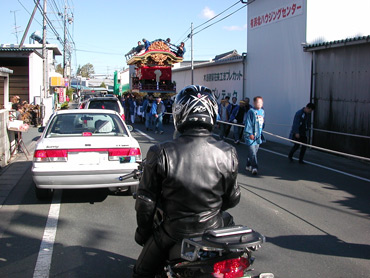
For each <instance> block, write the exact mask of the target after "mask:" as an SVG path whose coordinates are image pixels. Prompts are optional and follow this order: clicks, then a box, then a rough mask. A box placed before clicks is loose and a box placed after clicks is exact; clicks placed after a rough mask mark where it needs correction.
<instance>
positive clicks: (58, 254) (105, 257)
mask: <svg viewBox="0 0 370 278" xmlns="http://www.w3.org/2000/svg"><path fill="white" fill-rule="evenodd" d="M52 261H53V264H52V267H51V269H50V276H49V277H90V278H95V277H96V278H101V277H112V278H114V277H117V278H118V277H120V278H129V277H132V270H133V267H134V264H135V262H136V260H135V259H132V258H129V257H126V256H123V255H120V254H115V253H112V252H108V251H105V250H100V249H96V248H88V247H83V246H68V247H65V246H63V245H62V244H55V246H54V254H53V260H52Z"/></svg>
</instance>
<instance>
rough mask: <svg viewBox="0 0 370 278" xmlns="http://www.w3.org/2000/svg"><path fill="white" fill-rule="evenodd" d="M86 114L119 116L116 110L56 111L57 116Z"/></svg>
mask: <svg viewBox="0 0 370 278" xmlns="http://www.w3.org/2000/svg"><path fill="white" fill-rule="evenodd" d="M86 113H91V114H102V113H105V114H117V115H119V114H118V113H117V112H116V111H114V110H109V109H71V110H69V109H68V110H59V111H56V114H57V115H61V114H86Z"/></svg>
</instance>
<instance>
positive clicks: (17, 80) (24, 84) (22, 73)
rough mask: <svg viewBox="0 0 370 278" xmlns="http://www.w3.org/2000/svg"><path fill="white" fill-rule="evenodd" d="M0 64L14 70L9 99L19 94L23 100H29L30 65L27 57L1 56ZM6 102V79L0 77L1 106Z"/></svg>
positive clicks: (10, 82)
mask: <svg viewBox="0 0 370 278" xmlns="http://www.w3.org/2000/svg"><path fill="white" fill-rule="evenodd" d="M0 66H3V67H6V68H8V69H11V70H13V74H10V75H9V99H10V100H11V98H12V97H13V96H16V95H18V96H19V97H20V98H21V100H22V101H24V100H26V101H27V102H28V101H29V66H28V58H27V59H9V58H2V57H0ZM3 102H4V80H3V79H0V107H2V105H3Z"/></svg>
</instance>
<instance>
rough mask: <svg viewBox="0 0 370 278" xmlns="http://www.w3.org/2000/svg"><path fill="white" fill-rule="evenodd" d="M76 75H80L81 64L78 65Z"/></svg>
mask: <svg viewBox="0 0 370 278" xmlns="http://www.w3.org/2000/svg"><path fill="white" fill-rule="evenodd" d="M76 75H81V65H78V68H77V71H76Z"/></svg>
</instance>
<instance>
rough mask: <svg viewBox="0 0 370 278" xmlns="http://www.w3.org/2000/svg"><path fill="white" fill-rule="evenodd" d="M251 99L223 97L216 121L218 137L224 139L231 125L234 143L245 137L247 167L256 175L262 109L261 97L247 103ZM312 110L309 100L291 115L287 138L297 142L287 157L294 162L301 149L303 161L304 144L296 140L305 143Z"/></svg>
mask: <svg viewBox="0 0 370 278" xmlns="http://www.w3.org/2000/svg"><path fill="white" fill-rule="evenodd" d="M249 102H250V99H249V98H245V99H243V100H241V101H239V104H238V103H237V98H236V97H233V98H232V101H231V102H230V97H228V96H226V97H225V98H223V99H222V100H221V102H220V104H219V109H218V113H219V114H218V120H219V121H220V122H219V131H220V138H221V139H222V140H224V139H225V138H226V137H227V136H228V134H229V132H230V129H231V127H232V126H233V128H234V130H233V136H234V143H235V144H239V143H240V141H241V139H242V138H243V137H244V139H245V144H246V145H247V149H248V156H247V165H246V170H247V171H250V172H252V174H253V175H257V174H258V160H257V152H258V149H259V145H260V144H262V143H263V142H265V141H266V140H265V138H264V136H263V132H262V131H263V129H264V127H265V110H264V109H263V98H262V97H261V96H256V97H254V99H253V106H252V105H251V104H250V103H249ZM314 109H315V105H314V104H313V103H308V104H307V105H306V106H305V107H303V108H302V109H300V110H298V111H297V113H296V114H295V116H294V120H293V125H292V129H291V132H290V136H289V138H290V139H291V140H294V141H297V143H295V144H294V146H293V147H292V149H291V150H290V152H289V154H288V158H289V160H290V161H291V162H293V155H294V153H295V152H296V151H297V150H298V149H299V148H301V150H300V153H299V160H298V161H299V163H300V164H304V161H303V157H304V155H305V151H306V146H305V145H301V144H299V143H304V144H307V142H308V136H307V132H308V130H309V129H310V125H311V113H312V111H313V110H314Z"/></svg>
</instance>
